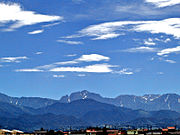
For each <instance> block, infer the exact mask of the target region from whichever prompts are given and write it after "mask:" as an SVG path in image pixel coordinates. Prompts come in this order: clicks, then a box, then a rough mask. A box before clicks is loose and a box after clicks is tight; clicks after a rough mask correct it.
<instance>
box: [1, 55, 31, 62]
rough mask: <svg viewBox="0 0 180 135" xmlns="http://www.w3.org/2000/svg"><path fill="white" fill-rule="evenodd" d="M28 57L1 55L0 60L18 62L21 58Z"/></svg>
mask: <svg viewBox="0 0 180 135" xmlns="http://www.w3.org/2000/svg"><path fill="white" fill-rule="evenodd" d="M26 59H28V57H26V56H22V57H2V58H0V62H15V63H19V62H21V60H26Z"/></svg>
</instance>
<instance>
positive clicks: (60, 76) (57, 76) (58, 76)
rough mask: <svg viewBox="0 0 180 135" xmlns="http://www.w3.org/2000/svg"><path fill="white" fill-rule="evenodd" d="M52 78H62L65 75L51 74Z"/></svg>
mask: <svg viewBox="0 0 180 135" xmlns="http://www.w3.org/2000/svg"><path fill="white" fill-rule="evenodd" d="M53 77H54V78H64V77H65V75H53Z"/></svg>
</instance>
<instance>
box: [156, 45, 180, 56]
mask: <svg viewBox="0 0 180 135" xmlns="http://www.w3.org/2000/svg"><path fill="white" fill-rule="evenodd" d="M179 52H180V46H177V47H175V48H166V49H163V50H161V51H159V52H158V53H157V55H159V56H162V55H167V54H170V53H179Z"/></svg>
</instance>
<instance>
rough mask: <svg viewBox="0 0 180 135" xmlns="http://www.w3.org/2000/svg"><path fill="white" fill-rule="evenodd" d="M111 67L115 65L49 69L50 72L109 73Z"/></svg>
mask: <svg viewBox="0 0 180 135" xmlns="http://www.w3.org/2000/svg"><path fill="white" fill-rule="evenodd" d="M111 67H115V66H113V65H109V64H95V65H89V66H85V67H57V68H53V69H50V70H49V71H51V72H90V73H110V72H112V71H113V70H112V69H111Z"/></svg>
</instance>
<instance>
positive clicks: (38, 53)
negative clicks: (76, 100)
mask: <svg viewBox="0 0 180 135" xmlns="http://www.w3.org/2000/svg"><path fill="white" fill-rule="evenodd" d="M35 54H36V55H40V54H43V52H36V53H35Z"/></svg>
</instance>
